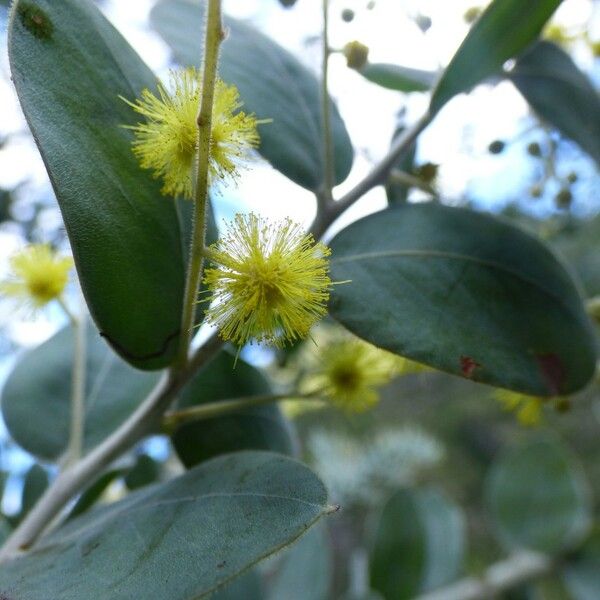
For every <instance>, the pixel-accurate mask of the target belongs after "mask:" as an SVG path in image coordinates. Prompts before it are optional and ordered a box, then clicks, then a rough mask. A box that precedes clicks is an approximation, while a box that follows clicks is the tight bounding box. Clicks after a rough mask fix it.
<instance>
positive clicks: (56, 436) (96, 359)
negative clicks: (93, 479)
mask: <svg viewBox="0 0 600 600" xmlns="http://www.w3.org/2000/svg"><path fill="white" fill-rule="evenodd" d="M72 369H73V330H72V329H71V327H66V328H64V329H62V330H61V331H59V332H58V333H57V334H56V335H54V336H53V337H51V338H50V339H49V340H48V341H46V342H44V343H43V344H41V345H40V346H38V347H37V348H34V349H33V350H31V351H29V352H27V353H26V354H24V355H23V357H22V358H21V360H20V361H19V362H18V363H17V365H16V367H15V368H14V370H13V371H12V373H11V374H10V375H9V377H8V379H7V381H6V384H5V385H4V388H3V390H2V416H3V417H4V421H5V422H6V426H7V427H8V430H9V432H10V434H11V435H12V437H13V438H14V440H15V441H16V442H17V443H18V444H19V445H20V446H21V447H23V448H25V450H27V451H28V452H31V453H32V454H35V455H36V456H39V457H40V458H44V459H46V460H57V459H58V458H59V457H60V455H61V454H62V453H63V452H64V450H65V449H66V447H67V443H68V439H69V426H70V414H71V374H72ZM32 373H34V374H35V376H34V377H32ZM86 373H87V377H86V396H85V405H86V413H85V429H84V439H83V441H84V449H85V450H89V449H90V448H93V447H94V446H96V445H97V444H98V443H99V442H101V441H102V440H103V439H104V438H105V437H107V436H108V435H109V434H110V433H112V432H113V431H114V430H115V429H116V428H117V427H118V426H119V425H120V424H121V423H122V422H123V421H124V420H125V419H126V418H127V417H128V416H129V415H130V414H131V413H132V412H133V411H134V410H135V409H136V408H137V406H138V405H139V403H140V402H141V401H142V400H143V399H144V398H145V396H146V395H147V394H148V392H150V390H151V389H152V388H153V387H154V385H155V384H156V382H157V381H158V375H157V374H155V373H144V372H141V371H138V370H136V369H134V368H132V367H130V366H129V365H128V364H127V363H126V362H125V361H123V360H122V359H120V358H119V357H118V356H117V355H116V354H115V353H114V352H113V351H112V350H111V348H109V347H108V345H107V344H106V343H105V342H104V341H103V340H102V338H101V337H100V336H99V335H98V332H97V330H96V329H95V328H94V327H93V326H91V325H90V326H89V327H88V332H87V356H86Z"/></svg>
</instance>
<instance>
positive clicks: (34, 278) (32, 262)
mask: <svg viewBox="0 0 600 600" xmlns="http://www.w3.org/2000/svg"><path fill="white" fill-rule="evenodd" d="M10 266H11V269H12V273H11V275H10V276H9V278H8V279H7V280H5V281H3V282H1V283H0V293H2V294H5V295H6V296H12V297H13V298H16V299H18V300H20V301H21V302H23V303H24V304H26V305H29V306H31V307H32V308H34V309H35V308H40V307H42V306H44V305H45V304H47V303H48V302H50V301H51V300H54V299H57V298H60V296H61V295H62V293H63V291H64V289H65V286H66V285H67V281H68V279H69V271H70V270H71V268H72V267H73V259H72V258H70V257H67V256H58V255H57V254H56V252H54V250H52V248H50V246H48V245H47V244H32V245H31V246H28V247H26V248H24V249H23V250H21V251H20V252H18V253H16V254H15V255H13V256H12V257H11V259H10Z"/></svg>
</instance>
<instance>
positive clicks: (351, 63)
mask: <svg viewBox="0 0 600 600" xmlns="http://www.w3.org/2000/svg"><path fill="white" fill-rule="evenodd" d="M344 56H345V57H346V63H347V64H348V67H350V68H351V69H356V70H357V71H358V70H360V69H362V68H363V67H364V66H365V65H366V64H367V60H368V58H369V48H368V47H367V46H365V45H364V44H361V43H360V42H357V41H356V40H355V41H353V42H348V43H347V44H346V45H345V46H344Z"/></svg>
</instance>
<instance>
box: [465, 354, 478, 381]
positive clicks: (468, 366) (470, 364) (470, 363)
mask: <svg viewBox="0 0 600 600" xmlns="http://www.w3.org/2000/svg"><path fill="white" fill-rule="evenodd" d="M480 367H481V365H480V364H479V363H478V362H477V361H476V360H475V359H474V358H471V357H470V356H461V357H460V370H461V371H462V374H463V376H464V377H467V378H469V379H470V378H471V377H473V373H474V372H475V369H479V368H480Z"/></svg>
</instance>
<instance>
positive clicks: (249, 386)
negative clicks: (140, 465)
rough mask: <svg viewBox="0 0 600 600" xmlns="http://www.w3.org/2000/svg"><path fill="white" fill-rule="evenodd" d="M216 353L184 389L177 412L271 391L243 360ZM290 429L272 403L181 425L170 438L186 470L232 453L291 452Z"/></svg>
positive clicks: (263, 379) (256, 372)
mask: <svg viewBox="0 0 600 600" xmlns="http://www.w3.org/2000/svg"><path fill="white" fill-rule="evenodd" d="M234 364H235V358H234V357H233V356H232V355H231V354H229V353H228V352H221V353H220V354H219V355H218V356H217V357H216V358H215V359H214V360H213V361H212V362H211V363H210V364H209V365H207V366H206V368H204V369H203V370H202V371H201V372H200V373H199V374H198V375H196V377H195V378H194V379H192V381H191V382H190V384H188V386H187V387H186V388H185V390H184V392H183V393H182V395H181V398H180V400H179V404H178V408H187V407H190V406H197V405H200V404H204V403H206V402H213V401H215V400H225V399H228V398H238V397H243V396H255V395H262V394H268V393H270V392H271V389H270V386H269V384H268V382H267V380H266V379H265V378H264V377H263V375H262V374H261V373H260V372H259V371H257V370H256V369H255V368H254V367H251V366H250V365H249V364H248V363H246V362H244V361H243V360H239V359H238V361H237V364H235V366H234ZM291 433H292V430H291V425H290V424H289V423H288V422H287V421H286V420H285V419H284V418H283V416H282V414H281V412H280V410H279V408H278V407H277V406H276V405H269V406H259V407H254V408H247V409H245V410H242V411H239V412H236V413H235V414H231V415H227V416H223V417H218V418H214V419H210V420H206V421H196V422H191V423H186V424H185V425H182V426H181V427H179V428H178V429H177V430H176V431H175V433H174V434H173V436H172V440H173V445H174V446H175V450H176V451H177V455H178V456H179V458H180V459H181V461H182V462H183V464H184V465H185V466H186V467H192V466H194V465H196V464H198V463H199V462H201V461H203V460H207V459H208V458H212V457H213V456H217V455H219V454H224V453H226V452H233V451H234V450H272V451H274V452H281V453H284V454H293V451H294V444H293V440H292V438H291Z"/></svg>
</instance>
